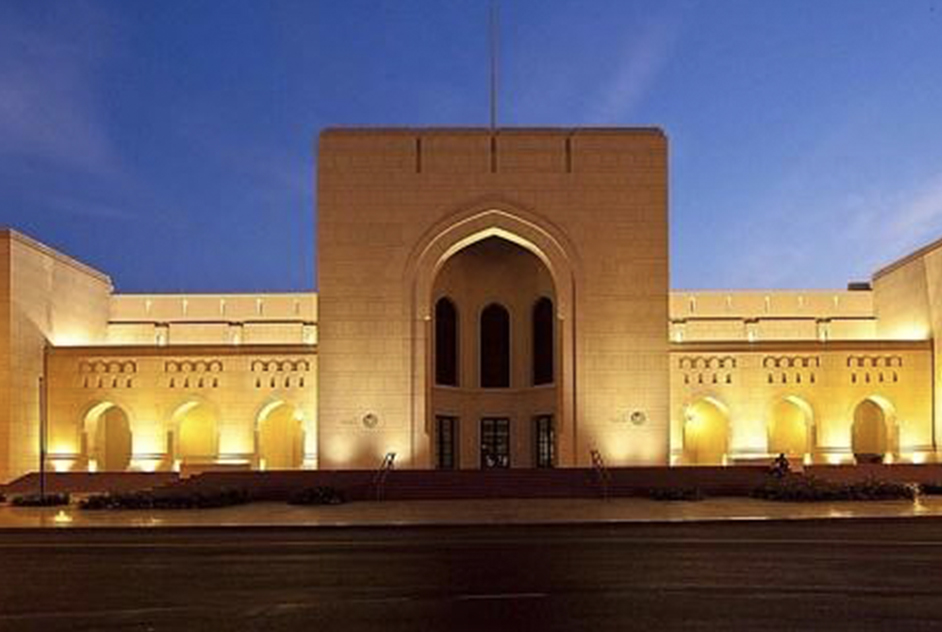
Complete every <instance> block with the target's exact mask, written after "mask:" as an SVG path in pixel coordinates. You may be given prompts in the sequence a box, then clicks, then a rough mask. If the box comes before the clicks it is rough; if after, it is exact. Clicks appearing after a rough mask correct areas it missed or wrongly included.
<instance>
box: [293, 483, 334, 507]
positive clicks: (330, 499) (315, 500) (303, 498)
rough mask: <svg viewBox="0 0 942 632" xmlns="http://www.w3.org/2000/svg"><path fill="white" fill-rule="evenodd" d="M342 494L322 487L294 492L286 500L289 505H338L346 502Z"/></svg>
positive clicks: (330, 488)
mask: <svg viewBox="0 0 942 632" xmlns="http://www.w3.org/2000/svg"><path fill="white" fill-rule="evenodd" d="M346 500H347V499H346V498H345V497H344V495H343V492H341V491H340V490H337V489H334V488H333V487H328V486H326V485H322V486H320V487H309V488H307V489H302V490H301V491H299V492H296V493H294V494H292V495H291V497H290V498H288V504H289V505H340V504H343V503H344V502H346Z"/></svg>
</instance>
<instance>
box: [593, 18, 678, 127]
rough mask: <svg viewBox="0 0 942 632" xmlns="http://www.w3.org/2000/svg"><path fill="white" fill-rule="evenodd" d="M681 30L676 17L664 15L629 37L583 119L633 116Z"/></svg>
mask: <svg viewBox="0 0 942 632" xmlns="http://www.w3.org/2000/svg"><path fill="white" fill-rule="evenodd" d="M680 30H681V25H680V22H679V21H678V20H676V19H671V18H661V19H659V20H652V21H650V22H648V23H647V24H645V25H643V26H642V27H641V28H640V29H639V32H638V34H637V35H636V36H635V35H632V37H626V38H625V40H626V42H627V45H626V46H625V47H624V48H623V50H622V51H621V53H620V55H618V56H616V57H615V58H614V60H613V64H612V66H611V71H610V74H609V78H608V81H607V82H606V83H605V84H604V85H603V86H601V88H600V89H598V90H597V92H596V95H595V98H594V99H592V101H591V103H592V105H591V106H590V107H589V108H588V109H587V110H586V112H585V113H584V115H583V119H584V120H585V122H586V123H588V124H590V125H610V124H612V123H616V122H620V121H623V120H625V119H626V118H628V117H630V116H631V114H632V112H634V111H635V109H636V108H637V107H638V105H639V104H640V103H641V102H642V101H643V100H644V99H645V97H647V96H648V94H649V93H650V91H651V90H652V88H653V87H654V84H655V82H656V80H657V78H658V76H659V75H660V74H661V72H662V70H663V69H664V68H665V67H666V65H667V62H668V61H669V60H670V57H671V55H672V53H673V51H674V48H675V45H676V43H677V41H678V39H679V35H680Z"/></svg>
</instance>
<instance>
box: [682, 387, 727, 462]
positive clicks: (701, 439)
mask: <svg viewBox="0 0 942 632" xmlns="http://www.w3.org/2000/svg"><path fill="white" fill-rule="evenodd" d="M728 451H729V411H728V410H727V408H726V406H725V405H724V404H722V403H721V402H720V401H719V400H717V399H715V398H713V397H702V398H700V399H698V400H696V401H695V402H693V403H692V404H690V405H688V406H687V407H686V409H685V411H684V461H685V462H686V463H687V464H689V465H724V464H725V463H726V455H727V452H728Z"/></svg>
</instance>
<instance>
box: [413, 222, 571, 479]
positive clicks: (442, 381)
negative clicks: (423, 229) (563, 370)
mask: <svg viewBox="0 0 942 632" xmlns="http://www.w3.org/2000/svg"><path fill="white" fill-rule="evenodd" d="M555 303H556V289H555V285H554V281H553V277H552V275H551V273H550V271H549V269H548V268H547V266H546V264H545V263H544V262H543V261H542V260H541V258H540V257H538V256H537V255H536V254H534V253H533V252H531V251H530V250H529V249H528V248H525V247H523V246H522V245H520V244H518V243H515V242H514V241H511V240H510V239H504V238H503V237H500V236H487V237H484V238H482V239H480V240H477V241H473V242H472V243H469V244H468V245H466V246H464V247H463V248H460V249H458V250H457V251H456V252H454V253H453V254H451V255H450V256H449V257H448V258H447V259H446V260H445V261H444V262H443V263H442V265H441V266H440V268H439V269H438V272H437V274H436V275H435V277H434V281H433V283H432V305H433V306H434V310H433V320H434V322H433V323H432V327H431V332H433V335H432V339H431V354H432V367H434V370H433V371H432V372H431V374H432V381H431V388H430V391H431V392H430V407H431V416H430V417H431V421H432V423H431V428H430V430H431V432H430V433H429V434H430V437H429V438H430V440H431V456H432V459H431V460H432V466H433V467H436V468H439V469H455V468H458V467H468V468H477V467H480V468H505V467H552V466H553V465H554V462H555V454H556V449H555V442H556V422H557V418H558V416H557V411H558V401H557V399H558V394H557V382H558V377H557V374H558V371H559V363H558V361H557V360H556V354H557V352H558V351H557V350H558V348H559V343H558V341H557V336H558V328H557V327H556V326H555V322H554V321H555V308H554V305H555ZM462 324H466V325H462Z"/></svg>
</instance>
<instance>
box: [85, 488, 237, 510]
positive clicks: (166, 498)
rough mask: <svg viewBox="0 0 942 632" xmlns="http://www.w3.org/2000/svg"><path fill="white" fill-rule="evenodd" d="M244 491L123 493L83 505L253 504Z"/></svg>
mask: <svg viewBox="0 0 942 632" xmlns="http://www.w3.org/2000/svg"><path fill="white" fill-rule="evenodd" d="M249 500H250V498H249V494H248V492H246V491H245V490H242V489H224V490H220V491H216V492H173V491H143V492H128V493H121V494H96V495H94V496H89V497H88V498H85V499H83V500H82V501H81V502H79V508H80V509H88V510H91V511H97V510H103V509H214V508H217V507H231V506H233V505H242V504H245V503H247V502H249Z"/></svg>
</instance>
